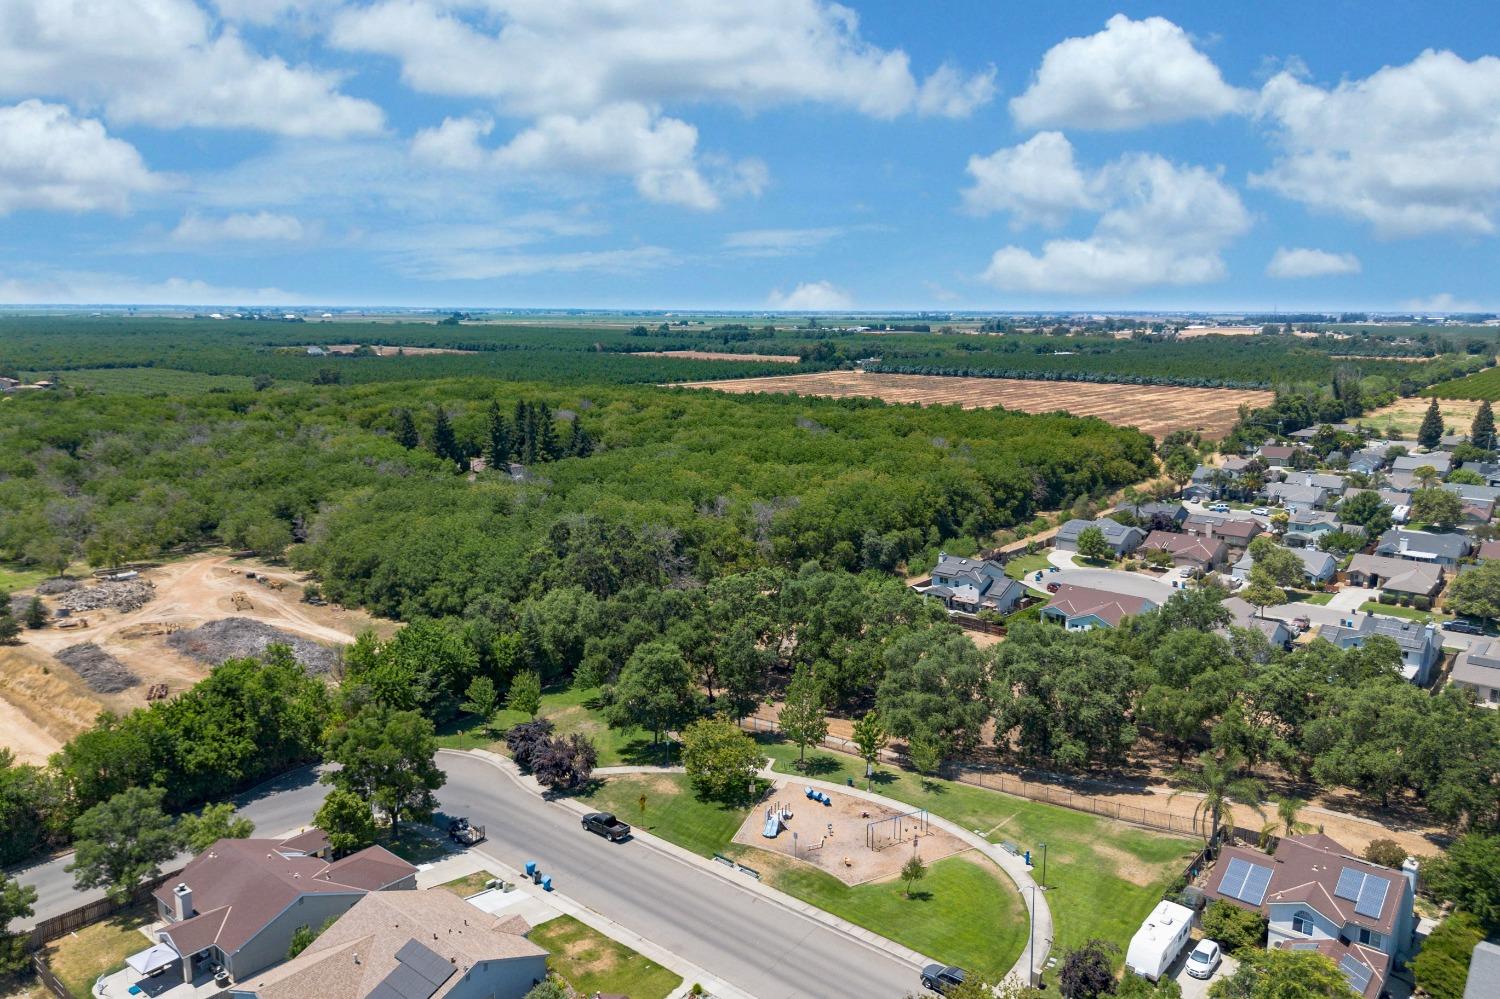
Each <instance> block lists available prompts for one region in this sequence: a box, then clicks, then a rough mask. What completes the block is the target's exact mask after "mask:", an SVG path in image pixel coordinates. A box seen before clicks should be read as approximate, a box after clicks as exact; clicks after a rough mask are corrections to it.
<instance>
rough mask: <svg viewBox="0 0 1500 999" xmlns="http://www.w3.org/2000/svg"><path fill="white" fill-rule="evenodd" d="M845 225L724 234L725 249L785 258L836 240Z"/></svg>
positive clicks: (740, 253) (745, 253) (743, 254)
mask: <svg viewBox="0 0 1500 999" xmlns="http://www.w3.org/2000/svg"><path fill="white" fill-rule="evenodd" d="M846 231H847V230H846V229H845V228H844V227H843V226H820V227H816V228H807V229H746V230H743V231H741V232H732V233H730V234H729V235H727V236H725V237H724V248H725V249H726V250H730V251H732V252H734V253H735V254H737V255H739V256H744V257H785V256H790V255H792V254H794V253H805V252H807V251H809V250H813V249H816V248H817V247H820V246H822V245H824V244H825V243H827V242H828V241H829V240H832V239H837V238H838V237H839V236H842V235H843V234H844V233H845V232H846Z"/></svg>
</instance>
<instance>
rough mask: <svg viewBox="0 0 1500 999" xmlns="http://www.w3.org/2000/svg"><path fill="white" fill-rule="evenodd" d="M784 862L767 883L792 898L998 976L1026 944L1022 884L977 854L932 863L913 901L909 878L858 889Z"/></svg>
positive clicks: (915, 888)
mask: <svg viewBox="0 0 1500 999" xmlns="http://www.w3.org/2000/svg"><path fill="white" fill-rule="evenodd" d="M747 852H749V853H751V854H759V853H760V851H754V850H751V851H747ZM777 859H778V860H780V859H782V858H779V857H778V858H777ZM750 862H751V863H753V862H754V861H750ZM779 866H780V869H778V870H776V871H775V872H774V873H772V874H771V876H770V877H769V878H768V879H767V880H768V881H769V882H770V883H771V884H772V885H774V886H775V887H777V888H780V889H781V890H782V891H784V892H786V893H787V894H788V895H795V896H796V897H797V898H800V899H802V900H803V901H805V902H811V903H812V904H813V905H816V906H817V907H818V908H820V909H823V910H825V911H827V912H832V913H834V914H836V915H838V916H842V917H843V918H844V919H847V920H849V921H850V922H851V923H857V924H858V925H860V926H863V927H865V928H866V929H868V930H872V931H874V932H876V933H879V934H880V935H881V936H884V937H889V938H890V939H892V940H896V941H898V942H900V943H902V944H905V945H906V946H908V947H911V948H912V949H914V950H918V951H921V952H922V953H923V954H928V955H931V956H933V957H935V958H937V959H938V960H940V961H947V962H948V963H950V964H956V965H958V966H959V967H961V968H965V969H967V970H968V971H971V972H976V973H978V974H981V975H984V976H986V977H988V978H992V979H994V980H996V981H999V980H1000V979H1001V978H1003V977H1004V976H1005V973H1006V972H1007V971H1009V970H1010V968H1011V965H1013V964H1015V963H1016V958H1018V957H1020V956H1021V951H1022V950H1023V949H1025V946H1026V932H1027V923H1026V908H1025V906H1024V905H1022V904H1021V897H1020V895H1019V893H1017V891H1016V886H1015V884H1014V883H1013V882H1012V881H1011V880H1010V878H1008V877H1006V875H1005V872H1004V871H1002V870H1001V869H1000V868H999V867H997V866H996V865H995V864H993V863H991V862H990V861H988V860H985V859H984V858H983V857H980V856H979V855H978V854H977V853H975V852H972V851H971V852H970V853H968V854H965V855H962V856H957V857H947V858H945V859H943V860H939V861H938V862H937V863H935V864H932V865H930V866H929V867H928V868H927V876H926V877H924V878H923V879H922V880H921V881H918V882H916V883H915V884H914V885H912V893H911V898H906V897H905V895H904V892H905V890H906V885H905V883H904V882H901V881H882V882H877V883H875V884H863V885H855V886H854V887H852V888H851V887H849V886H848V885H846V884H844V883H843V882H842V881H840V880H839V879H838V878H836V877H834V876H833V875H831V874H826V873H824V872H823V871H820V870H817V869H815V868H812V867H806V866H802V865H795V866H794V865H792V864H791V863H790V862H785V861H783V865H779Z"/></svg>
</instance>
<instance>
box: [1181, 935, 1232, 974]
mask: <svg viewBox="0 0 1500 999" xmlns="http://www.w3.org/2000/svg"><path fill="white" fill-rule="evenodd" d="M1223 960H1224V959H1223V957H1222V956H1221V955H1220V954H1219V945H1218V944H1216V943H1214V942H1213V941H1212V940H1199V941H1198V946H1196V947H1194V948H1193V952H1192V953H1191V954H1189V955H1188V959H1187V973H1188V974H1189V975H1192V976H1193V977H1194V978H1204V979H1207V978H1212V977H1213V976H1214V972H1215V971H1218V970H1219V964H1220V963H1221V962H1222V961H1223Z"/></svg>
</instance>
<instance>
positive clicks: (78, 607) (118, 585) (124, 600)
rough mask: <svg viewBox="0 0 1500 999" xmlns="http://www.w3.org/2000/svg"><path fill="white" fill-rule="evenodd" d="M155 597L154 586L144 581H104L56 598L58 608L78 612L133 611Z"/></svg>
mask: <svg viewBox="0 0 1500 999" xmlns="http://www.w3.org/2000/svg"><path fill="white" fill-rule="evenodd" d="M154 596H156V585H155V584H154V583H152V582H150V581H149V580H145V579H120V580H115V579H106V580H104V581H103V582H101V583H98V584H96V585H94V586H90V587H88V588H86V589H76V590H69V591H68V592H67V593H64V594H63V595H62V596H60V597H58V598H57V605H58V606H59V607H66V608H67V609H68V610H70V611H72V612H73V613H75V614H77V613H78V612H79V611H94V610H118V611H133V610H136V609H138V608H140V607H143V606H145V604H146V601H148V600H150V599H151V598H152V597H154Z"/></svg>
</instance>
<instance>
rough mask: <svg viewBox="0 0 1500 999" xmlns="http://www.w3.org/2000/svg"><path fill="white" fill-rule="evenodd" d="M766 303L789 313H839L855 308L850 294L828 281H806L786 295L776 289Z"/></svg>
mask: <svg viewBox="0 0 1500 999" xmlns="http://www.w3.org/2000/svg"><path fill="white" fill-rule="evenodd" d="M766 302H767V304H769V305H770V306H771V308H773V309H781V310H783V311H787V312H800V311H803V310H807V311H810V312H837V311H839V310H841V309H850V308H853V307H854V299H853V298H852V297H851V296H850V295H849V293H848V292H846V291H844V290H843V289H842V288H838V287H836V286H834V285H833V284H831V283H830V282H828V281H804V282H803V283H801V284H799V285H797V287H795V288H793V289H792V290H791V291H789V292H786V293H785V294H783V293H782V291H781V289H780V288H777V289H774V290H773V291H772V292H771V294H770V295H769V296H767V298H766Z"/></svg>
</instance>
